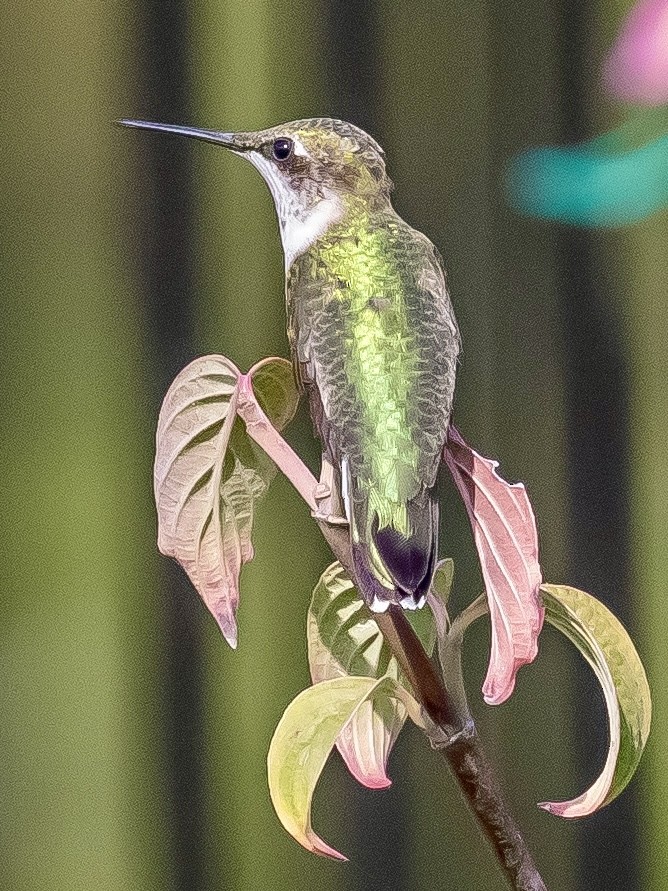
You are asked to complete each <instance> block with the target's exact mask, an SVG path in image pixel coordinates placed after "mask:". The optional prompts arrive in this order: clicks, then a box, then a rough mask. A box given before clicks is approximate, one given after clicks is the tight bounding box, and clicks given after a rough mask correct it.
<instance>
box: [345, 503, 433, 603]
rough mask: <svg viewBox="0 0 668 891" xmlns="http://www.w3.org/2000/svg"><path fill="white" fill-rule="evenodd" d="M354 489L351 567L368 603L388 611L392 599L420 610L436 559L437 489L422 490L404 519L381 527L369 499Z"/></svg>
mask: <svg viewBox="0 0 668 891" xmlns="http://www.w3.org/2000/svg"><path fill="white" fill-rule="evenodd" d="M351 489H352V491H351V496H352V497H351V499H350V501H351V504H350V508H351V509H350V517H349V521H350V526H351V541H352V552H353V565H354V568H355V573H356V575H357V578H358V581H359V584H360V586H361V588H362V591H361V593H362V596H363V598H364V600H365V602H366V603H367V605H368V606H369V607H370V608H371V609H372V610H373V611H374V612H384V611H385V610H386V609H387V608H388V606H389V605H390V604H391V603H398V604H400V605H401V606H403V607H404V608H405V609H419V608H420V607H422V606H424V602H425V599H426V597H427V594H428V593H429V588H430V586H431V580H432V576H433V574H434V569H435V567H436V561H437V558H438V504H437V502H436V500H435V498H434V497H433V493H432V492H431V491H430V490H424V491H422V492H421V493H420V494H419V495H417V496H416V497H415V498H413V499H411V500H410V501H408V502H407V503H406V504H405V511H404V510H401V513H402V514H403V517H404V518H405V522H402V523H398V524H396V525H395V524H393V523H392V522H390V523H386V524H385V525H383V526H381V518H380V516H379V514H378V511H377V510H376V509H374V507H373V506H372V505H371V504H370V500H369V497H368V496H367V495H362V493H360V492H359V491H357V492H356V491H355V487H354V486H351ZM397 525H398V526H400V528H397Z"/></svg>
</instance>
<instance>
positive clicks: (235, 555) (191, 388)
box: [154, 356, 297, 647]
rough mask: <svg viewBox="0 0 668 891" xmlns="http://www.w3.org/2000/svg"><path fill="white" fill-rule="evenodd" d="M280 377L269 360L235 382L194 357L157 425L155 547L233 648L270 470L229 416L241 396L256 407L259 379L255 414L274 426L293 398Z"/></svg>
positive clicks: (231, 374)
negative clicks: (186, 580)
mask: <svg viewBox="0 0 668 891" xmlns="http://www.w3.org/2000/svg"><path fill="white" fill-rule="evenodd" d="M286 369H287V371H288V372H289V373H290V374H292V370H291V367H290V364H289V363H288V362H286V361H285V360H284V359H267V360H265V361H264V362H262V363H260V364H259V365H256V366H255V368H254V369H252V370H251V372H250V373H249V374H248V375H242V374H241V373H240V371H239V369H238V368H237V367H236V366H235V365H234V364H233V363H232V362H230V361H229V359H226V358H225V357H224V356H204V357H202V358H200V359H195V361H194V362H191V363H190V365H188V366H187V367H186V368H184V369H183V371H181V372H180V374H178V375H177V377H176V379H175V380H174V382H173V383H172V385H171V387H170V388H169V390H168V392H167V395H166V396H165V399H164V402H163V404H162V408H161V410H160V417H159V419H158V431H157V436H156V457H155V467H154V490H155V500H156V506H157V510H158V547H159V549H160V551H161V552H162V553H163V554H165V555H167V556H171V557H174V558H175V559H176V560H178V562H179V563H180V564H181V565H182V566H183V568H184V569H185V571H186V572H187V573H188V576H189V577H190V580H191V581H192V583H193V584H194V585H195V587H196V589H197V591H198V592H199V594H200V596H201V597H202V599H203V600H204V603H205V604H206V606H207V607H208V609H209V610H210V612H211V613H212V615H213V616H214V618H215V619H216V621H217V622H218V625H219V626H220V629H221V631H222V632H223V635H224V636H225V639H226V640H227V642H228V643H229V644H230V646H232V647H236V644H237V625H236V609H237V605H238V602H239V573H240V572H241V567H242V565H243V564H244V563H247V562H248V561H249V560H251V559H252V557H253V547H252V544H251V531H252V525H253V513H254V507H255V501H256V500H257V499H258V498H259V497H260V496H261V495H262V494H263V493H264V491H265V490H266V488H267V485H268V483H269V481H270V479H271V477H272V475H273V473H274V472H275V468H274V465H273V463H272V462H271V461H269V460H268V459H267V458H266V456H265V455H264V453H263V452H262V450H261V449H260V448H258V446H257V445H256V444H255V443H254V442H253V440H252V439H251V438H250V437H249V436H248V435H247V433H246V428H245V426H244V423H243V422H242V421H241V419H240V418H238V417H237V411H238V407H239V402H240V390H241V388H242V387H243V396H244V399H245V400H246V402H247V403H248V402H249V401H250V402H251V403H253V402H255V395H254V392H253V385H254V383H255V378H257V382H258V389H259V391H260V399H261V400H262V401H263V403H264V404H263V408H264V409H265V411H266V412H267V414H268V416H269V419H270V420H271V421H272V422H273V423H276V424H278V425H280V426H282V425H284V424H285V423H287V421H289V420H290V418H291V417H292V415H293V414H294V410H295V408H296V400H297V396H296V388H295V387H294V383H293V386H292V390H290V388H289V385H288V383H287V374H286ZM255 404H256V405H257V402H255Z"/></svg>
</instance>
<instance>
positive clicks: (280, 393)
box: [248, 358, 299, 430]
mask: <svg viewBox="0 0 668 891" xmlns="http://www.w3.org/2000/svg"><path fill="white" fill-rule="evenodd" d="M248 375H249V377H250V378H251V381H252V384H253V391H254V393H255V396H256V397H257V401H258V402H259V403H260V408H261V409H262V411H263V412H264V413H265V414H266V415H267V417H268V418H269V419H270V420H271V422H272V424H273V425H274V427H275V428H276V429H277V430H283V428H284V427H286V426H287V425H288V424H289V423H290V421H291V420H292V419H293V418H294V416H295V412H296V411H297V406H298V404H299V391H298V390H297V385H296V383H295V375H294V371H293V368H292V363H290V362H288V361H287V359H276V358H270V359H262V361H261V362H258V363H256V364H255V365H253V367H252V368H251V370H250V371H249V372H248Z"/></svg>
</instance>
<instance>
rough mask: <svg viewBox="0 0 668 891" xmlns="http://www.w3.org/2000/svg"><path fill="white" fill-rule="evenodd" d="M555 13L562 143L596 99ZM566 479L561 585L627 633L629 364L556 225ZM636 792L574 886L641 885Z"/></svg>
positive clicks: (587, 850)
mask: <svg viewBox="0 0 668 891" xmlns="http://www.w3.org/2000/svg"><path fill="white" fill-rule="evenodd" d="M560 12H561V14H560V16H559V25H560V32H561V33H560V40H559V46H560V49H561V65H560V77H561V108H562V117H563V131H562V139H563V142H564V143H567V144H568V143H571V144H573V143H577V142H582V141H585V140H587V139H589V138H590V137H591V135H592V134H593V133H594V132H595V129H596V126H597V122H598V121H599V120H600V114H597V113H596V111H595V110H592V105H593V103H595V102H596V101H597V100H598V101H601V99H602V98H603V97H602V96H601V91H600V88H598V85H597V83H596V79H597V75H598V66H597V64H596V59H597V58H598V56H597V52H596V50H597V47H596V43H593V45H592V40H591V37H590V35H591V33H592V31H594V30H595V29H596V25H597V22H596V19H595V17H594V15H593V13H592V10H591V9H590V8H588V7H587V6H586V4H582V3H579V2H577V0H573V2H570V0H567V2H565V3H563V4H562V5H561V11H560ZM557 237H558V239H559V247H560V274H561V282H562V286H561V289H560V291H561V297H562V302H561V320H562V325H563V337H564V343H565V345H566V349H565V351H564V370H565V376H564V385H565V396H566V430H567V436H568V438H567V449H568V451H567V455H568V481H569V524H568V530H569V531H568V546H569V550H570V555H571V559H570V571H569V581H570V582H571V583H572V584H573V585H575V586H576V587H579V588H582V589H583V590H585V591H590V592H591V593H592V594H594V595H595V596H596V597H599V598H600V599H602V600H603V601H604V602H605V603H606V604H607V605H608V606H609V607H610V608H611V609H612V610H613V612H615V613H616V615H617V616H618V617H619V618H620V619H621V621H622V622H623V623H624V624H625V625H626V626H627V627H628V628H629V630H630V631H631V633H632V634H633V631H634V625H633V624H632V621H631V620H632V618H633V607H632V599H631V597H630V592H631V586H630V542H629V533H630V529H629V519H630V518H629V455H628V446H629V432H630V431H629V412H628V399H629V394H628V381H629V374H628V367H627V362H626V356H625V349H624V345H623V340H622V338H623V331H622V329H621V320H620V318H619V308H618V305H617V304H616V303H615V301H614V299H613V298H612V295H611V293H610V287H611V285H612V284H614V282H613V281H611V278H610V277H606V276H605V275H602V274H601V268H600V263H601V261H602V258H603V252H602V246H603V245H605V243H606V241H607V240H608V239H606V236H605V234H601V233H600V232H596V231H595V230H587V229H578V228H575V227H571V226H559V227H558V233H557ZM575 693H576V696H577V697H578V698H579V699H580V700H581V701H583V702H586V703H587V704H588V712H589V714H588V715H587V718H586V720H587V721H588V722H590V723H591V726H592V727H595V726H600V725H601V724H602V723H603V722H604V721H605V710H604V708H603V706H602V703H601V702H600V697H599V695H598V690H597V684H596V681H595V680H594V679H593V678H592V677H591V676H590V675H584V676H583V674H582V673H579V676H578V681H577V684H576V688H575ZM575 749H576V752H577V754H578V763H579V764H580V765H582V767H581V769H580V771H579V775H580V778H581V779H580V782H581V783H582V784H584V783H586V782H587V778H588V776H590V775H591V774H592V773H593V772H594V771H596V770H597V769H598V766H599V765H600V763H601V761H602V759H603V757H604V748H603V741H602V740H601V739H600V737H599V736H598V734H594V733H579V734H577V735H576V737H575ZM637 826H638V821H637V812H636V786H635V784H631V787H630V788H629V789H627V790H626V794H625V795H624V796H623V797H622V798H621V799H620V800H619V801H617V802H615V804H614V807H611V808H608V809H606V810H603V811H602V812H601V813H599V814H596V815H595V816H594V817H592V819H590V820H585V821H583V822H582V824H581V827H580V833H579V837H578V854H579V869H578V887H579V888H581V889H583V891H584V889H591V888H596V889H607V888H628V889H633V888H640V887H641V886H640V884H639V877H638V874H637V850H636V846H637V836H636V830H637Z"/></svg>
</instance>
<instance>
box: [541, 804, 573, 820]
mask: <svg viewBox="0 0 668 891" xmlns="http://www.w3.org/2000/svg"><path fill="white" fill-rule="evenodd" d="M570 805H571V802H568V801H539V802H538V807H539V808H540V809H541V810H542V811H546V812H547V813H548V814H553V815H554V816H555V817H566V818H570V819H573V818H574V817H582V816H584V814H580V813H574V812H573V811H572V809H571V807H570Z"/></svg>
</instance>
